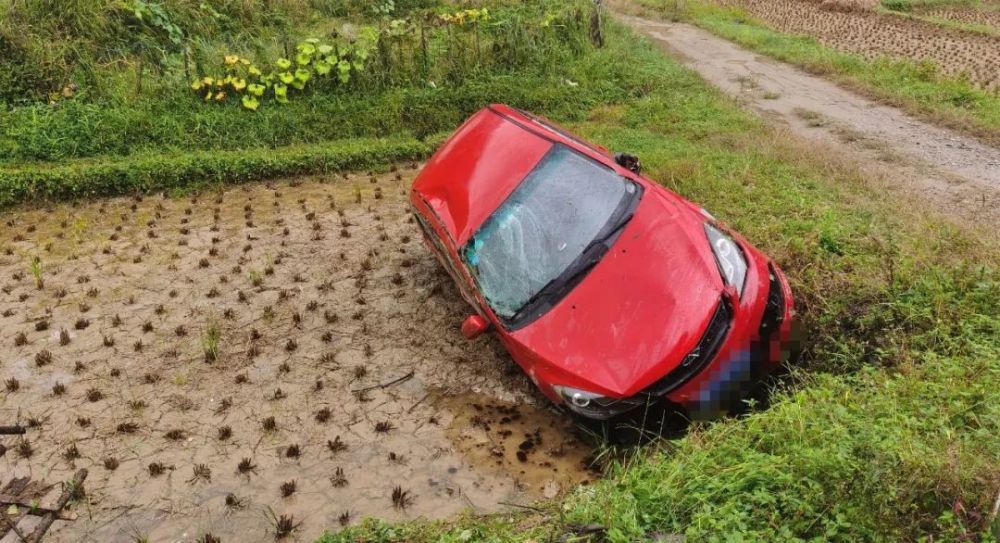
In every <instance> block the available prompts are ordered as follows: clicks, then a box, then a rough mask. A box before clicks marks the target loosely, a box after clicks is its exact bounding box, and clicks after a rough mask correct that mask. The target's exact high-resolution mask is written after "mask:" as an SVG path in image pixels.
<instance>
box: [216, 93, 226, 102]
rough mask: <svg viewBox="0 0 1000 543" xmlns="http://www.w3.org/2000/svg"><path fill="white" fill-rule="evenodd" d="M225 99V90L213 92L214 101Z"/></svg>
mask: <svg viewBox="0 0 1000 543" xmlns="http://www.w3.org/2000/svg"><path fill="white" fill-rule="evenodd" d="M225 99H226V91H219V92H217V93H215V101H216V102H221V101H223V100H225Z"/></svg>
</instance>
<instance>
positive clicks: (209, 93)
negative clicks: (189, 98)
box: [205, 90, 212, 102]
mask: <svg viewBox="0 0 1000 543" xmlns="http://www.w3.org/2000/svg"><path fill="white" fill-rule="evenodd" d="M211 99H212V91H211V90H209V91H208V92H206V93H205V101H206V102H207V101H209V100H211Z"/></svg>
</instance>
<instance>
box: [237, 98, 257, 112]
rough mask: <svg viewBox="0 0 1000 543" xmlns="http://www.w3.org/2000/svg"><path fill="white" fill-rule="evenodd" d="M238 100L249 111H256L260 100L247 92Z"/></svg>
mask: <svg viewBox="0 0 1000 543" xmlns="http://www.w3.org/2000/svg"><path fill="white" fill-rule="evenodd" d="M240 102H241V103H242V104H243V107H245V108H247V109H249V110H250V111H257V108H258V107H259V106H260V101H259V100H257V99H256V98H255V97H253V96H250V95H249V94H244V95H243V98H242V99H241V100H240Z"/></svg>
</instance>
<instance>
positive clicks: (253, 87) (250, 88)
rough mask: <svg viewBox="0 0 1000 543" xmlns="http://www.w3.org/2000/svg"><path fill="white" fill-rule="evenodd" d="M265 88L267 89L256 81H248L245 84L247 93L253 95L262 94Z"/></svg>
mask: <svg viewBox="0 0 1000 543" xmlns="http://www.w3.org/2000/svg"><path fill="white" fill-rule="evenodd" d="M265 90H267V87H265V86H264V85H258V84H256V83H250V84H249V85H247V93H249V94H252V95H254V96H263V95H264V91H265Z"/></svg>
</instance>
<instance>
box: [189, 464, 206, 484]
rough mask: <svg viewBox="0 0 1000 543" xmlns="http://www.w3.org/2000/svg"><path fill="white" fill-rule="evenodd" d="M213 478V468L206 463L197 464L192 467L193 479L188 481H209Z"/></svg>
mask: <svg viewBox="0 0 1000 543" xmlns="http://www.w3.org/2000/svg"><path fill="white" fill-rule="evenodd" d="M211 480H212V468H210V467H208V465H206V464H195V465H194V467H193V468H192V469H191V479H189V480H188V482H198V481H205V482H209V481H211Z"/></svg>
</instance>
